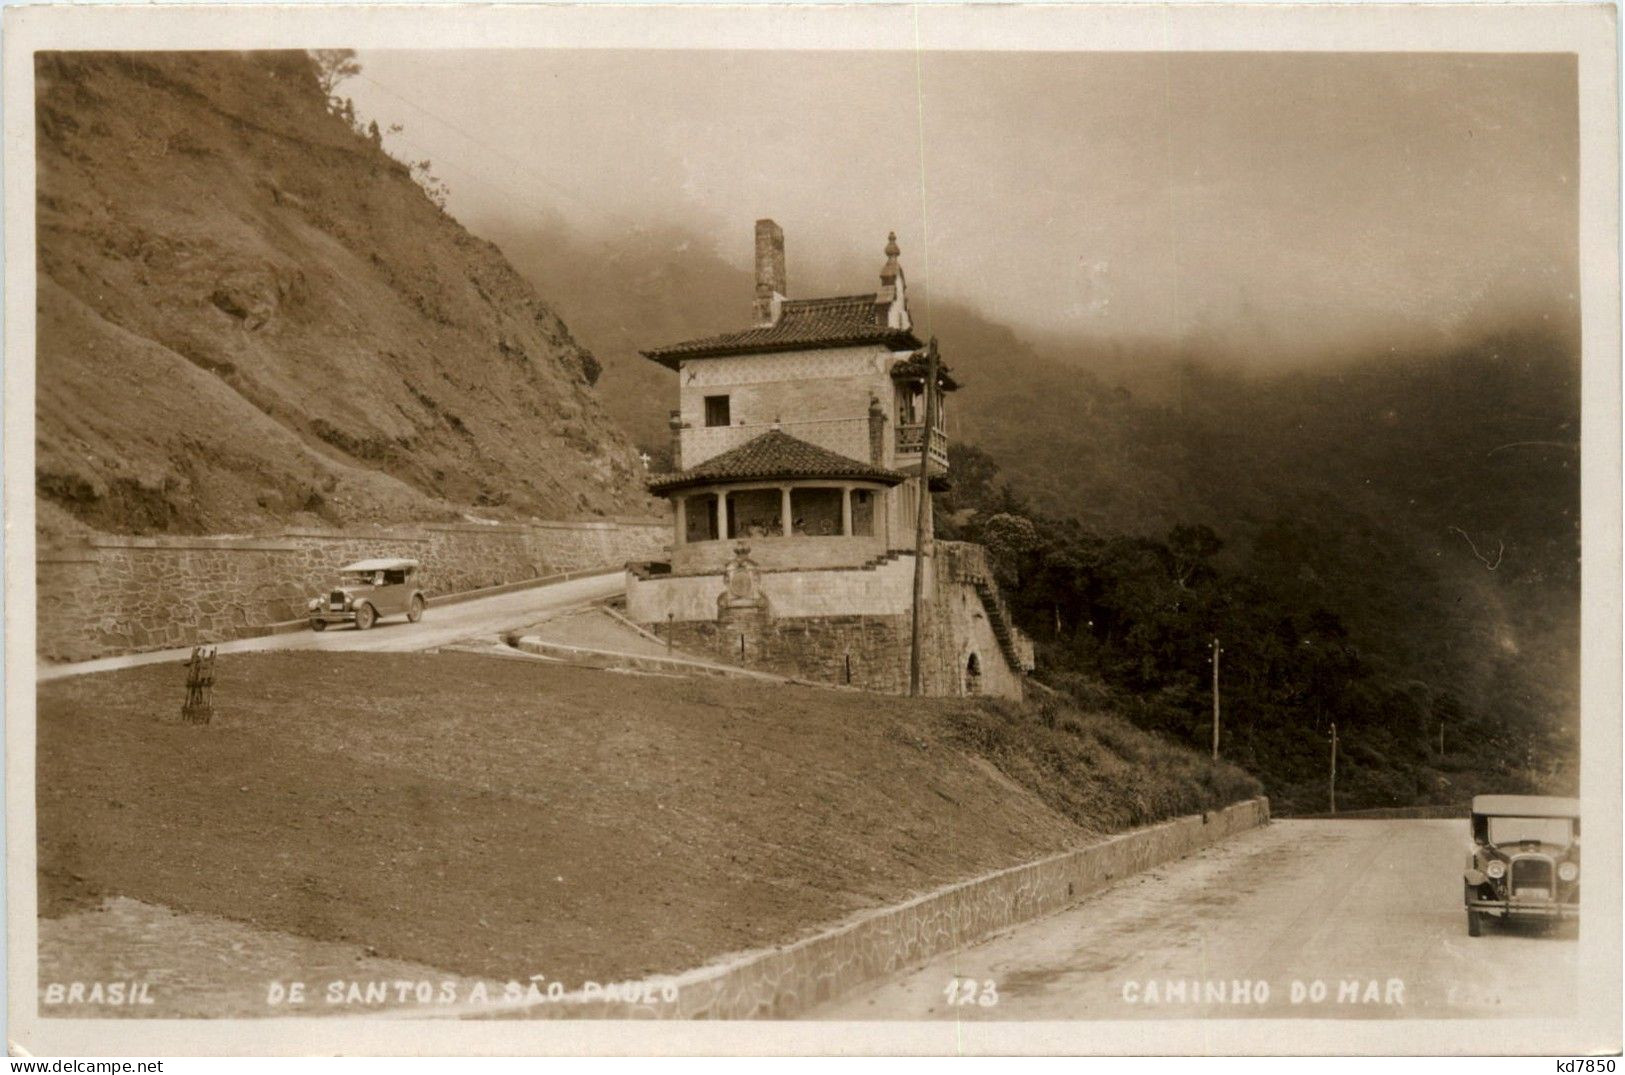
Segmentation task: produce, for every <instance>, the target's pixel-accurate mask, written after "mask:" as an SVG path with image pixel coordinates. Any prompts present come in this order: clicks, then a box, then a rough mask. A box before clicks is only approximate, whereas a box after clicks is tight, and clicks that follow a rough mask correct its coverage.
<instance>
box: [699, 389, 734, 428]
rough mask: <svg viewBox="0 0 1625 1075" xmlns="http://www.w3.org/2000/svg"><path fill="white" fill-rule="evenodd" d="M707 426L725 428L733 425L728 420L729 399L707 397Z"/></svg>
mask: <svg viewBox="0 0 1625 1075" xmlns="http://www.w3.org/2000/svg"><path fill="white" fill-rule="evenodd" d="M705 424H706V425H707V426H725V425H732V424H733V423H732V422H731V421H729V419H728V397H727V396H706V397H705Z"/></svg>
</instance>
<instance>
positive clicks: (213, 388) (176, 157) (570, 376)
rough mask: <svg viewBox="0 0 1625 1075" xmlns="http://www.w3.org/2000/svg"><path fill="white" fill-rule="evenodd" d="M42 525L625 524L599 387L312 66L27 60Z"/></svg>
mask: <svg viewBox="0 0 1625 1075" xmlns="http://www.w3.org/2000/svg"><path fill="white" fill-rule="evenodd" d="M36 77H37V121H38V133H37V139H38V162H39V172H38V176H39V185H38V202H37V210H38V211H37V224H38V272H39V290H38V312H39V329H38V360H37V363H38V364H37V370H38V387H37V395H36V410H37V427H36V433H35V443H36V450H37V461H36V468H37V470H36V473H37V478H38V483H39V486H38V488H39V505H40V524H41V527H42V528H44V529H47V530H53V529H64V528H74V527H82V526H89V527H92V528H95V529H98V530H105V531H115V532H161V531H173V532H217V531H227V530H242V529H250V528H255V527H261V526H268V525H275V524H280V523H290V522H292V523H307V524H347V523H356V522H385V521H402V520H408V519H410V520H425V519H435V518H454V517H458V516H460V515H463V514H466V513H470V512H472V513H475V514H477V515H479V516H481V517H510V518H514V517H526V516H540V517H544V518H545V517H551V518H561V517H572V516H589V515H596V514H613V513H617V512H626V511H635V510H639V509H640V508H642V507H643V506H644V505H645V504H646V503H647V502H646V501H645V500H644V497H643V493H642V491H641V483H640V479H641V475H642V467H641V464H640V463H639V462H638V460H637V459H636V457H635V455H634V452H633V450H632V448H631V446H630V445H629V443H628V442H627V441H626V439H625V438H624V436H623V435H622V434H621V433H620V431H619V430H618V429H617V428H616V427H615V426H614V424H613V423H612V422H611V421H610V420H609V419H608V418H606V417H605V415H604V413H603V411H602V410H601V408H600V406H599V404H598V401H597V399H596V398H595V396H594V393H593V391H592V381H593V380H594V379H595V378H596V374H597V369H598V366H597V362H596V360H595V359H594V358H593V357H592V355H591V354H590V353H589V352H588V351H587V350H586V349H585V348H584V347H582V346H581V345H580V344H578V343H577V342H576V340H575V339H574V338H573V337H572V336H571V334H570V331H569V329H568V328H567V327H566V326H565V325H564V323H563V322H562V321H561V320H560V319H559V318H558V317H557V316H556V315H555V314H554V313H553V311H552V310H551V309H550V308H549V307H548V306H547V305H545V304H544V303H543V302H542V301H541V300H540V299H539V298H538V297H537V295H536V294H535V292H534V291H533V290H532V288H531V286H530V284H529V283H527V282H526V281H525V280H524V279H522V278H521V277H520V276H519V275H518V274H517V273H516V272H514V270H513V269H512V268H511V267H510V266H509V264H508V263H507V261H506V260H504V258H503V256H502V254H501V253H500V252H499V251H498V250H497V248H496V247H495V246H493V245H491V244H490V243H488V242H485V241H483V240H480V239H477V238H475V237H474V236H472V235H470V234H469V233H468V232H467V231H466V230H464V228H463V227H462V226H461V225H460V224H458V223H457V221H455V220H453V219H452V218H451V217H449V216H447V215H446V214H445V213H444V212H442V211H441V210H440V209H439V208H438V207H437V206H436V205H435V204H434V203H433V202H432V201H431V200H430V199H429V198H428V197H427V196H426V195H425V194H424V193H423V191H422V190H421V189H420V188H419V187H418V185H417V184H416V183H414V182H413V179H412V177H411V175H410V173H409V171H408V169H407V168H406V167H405V166H404V165H402V164H400V163H399V162H397V161H395V160H393V159H391V158H390V157H389V156H387V155H386V154H385V153H383V152H382V150H381V149H380V148H379V147H378V145H377V144H376V142H375V140H374V139H371V138H369V137H367V136H366V135H364V134H359V133H357V132H356V131H355V130H353V129H352V127H351V124H350V123H348V122H347V121H346V120H345V119H343V118H342V117H340V116H337V115H334V114H332V113H331V112H330V111H329V109H328V107H327V101H326V96H325V94H324V93H323V92H322V90H321V89H320V87H319V86H318V83H317V79H316V74H315V71H314V69H313V68H312V66H311V63H310V61H309V60H308V59H307V58H306V56H305V55H304V54H303V53H255V54H250V53H191V54H188V53H147V54H134V53H123V54H113V53H103V54H92V53H81V54H67V53H55V54H42V55H41V56H40V57H39V59H38V62H37V66H36Z"/></svg>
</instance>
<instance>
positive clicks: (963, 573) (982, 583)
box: [937, 541, 1035, 672]
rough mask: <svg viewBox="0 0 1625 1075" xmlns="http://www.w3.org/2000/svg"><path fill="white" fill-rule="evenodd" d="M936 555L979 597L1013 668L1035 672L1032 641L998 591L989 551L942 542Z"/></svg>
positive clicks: (959, 542)
mask: <svg viewBox="0 0 1625 1075" xmlns="http://www.w3.org/2000/svg"><path fill="white" fill-rule="evenodd" d="M937 555H938V556H941V557H942V558H943V562H944V563H945V564H946V565H947V569H948V577H949V578H951V579H953V580H955V581H956V582H964V583H969V584H970V585H971V586H973V587H975V589H976V596H977V597H978V598H980V599H981V602H982V607H983V608H984V609H986V610H987V620H988V623H989V624H990V625H991V626H992V628H993V635H994V637H995V638H997V639H998V640H999V648H1000V649H1001V650H1002V651H1003V652H1004V656H1005V659H1006V660H1008V661H1009V662H1010V666H1011V667H1012V668H1018V669H1020V670H1021V671H1022V672H1030V671H1032V670H1033V666H1034V663H1035V662H1034V660H1033V643H1032V639H1030V638H1028V637H1027V635H1026V633H1025V632H1023V631H1022V630H1021V628H1019V627H1017V626H1016V624H1015V621H1014V620H1013V619H1012V618H1011V616H1010V609H1009V607H1008V606H1007V605H1005V603H1004V595H1003V594H1001V593H1000V592H999V584H998V583H997V582H996V581H995V580H994V578H993V565H992V564H991V563H990V562H989V561H988V558H987V550H986V549H985V548H983V547H982V546H980V545H974V544H971V543H970V542H966V541H939V542H937Z"/></svg>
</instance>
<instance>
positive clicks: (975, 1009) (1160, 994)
mask: <svg viewBox="0 0 1625 1075" xmlns="http://www.w3.org/2000/svg"><path fill="white" fill-rule="evenodd" d="M1466 852H1467V823H1466V821H1465V819H1463V820H1461V821H1453V820H1452V821H1391V820H1385V821H1377V820H1370V821H1366V820H1361V821H1276V822H1273V823H1271V824H1270V825H1269V826H1267V827H1266V828H1263V829H1258V830H1255V831H1253V832H1249V833H1245V834H1243V835H1241V836H1238V837H1236V838H1234V839H1231V840H1229V841H1227V842H1225V843H1223V844H1221V845H1218V846H1216V847H1211V848H1208V849H1206V850H1204V851H1202V852H1199V853H1198V854H1196V855H1193V856H1191V857H1189V858H1185V859H1181V860H1179V861H1178V862H1173V863H1168V864H1165V865H1163V866H1160V867H1158V868H1156V869H1154V870H1151V871H1148V872H1146V873H1144V874H1140V875H1137V876H1135V877H1133V878H1129V879H1126V880H1124V881H1123V882H1121V883H1119V884H1117V885H1114V886H1113V887H1111V888H1109V889H1107V890H1105V891H1104V892H1102V893H1100V894H1099V895H1096V896H1093V897H1091V898H1090V899H1088V900H1086V901H1085V902H1083V903H1081V904H1079V905H1078V906H1076V907H1073V908H1071V909H1069V910H1066V911H1063V912H1061V913H1059V914H1056V915H1053V916H1051V917H1049V918H1045V919H1041V920H1039V921H1037V922H1032V923H1029V924H1027V925H1025V926H1021V927H1018V928H1016V929H1014V930H1011V931H1009V932H1006V933H1003V934H1000V935H999V936H996V937H994V938H991V939H989V940H987V941H984V942H982V943H981V944H976V945H972V946H971V947H969V948H966V949H963V950H962V951H960V952H957V953H955V954H953V955H950V956H945V957H942V958H939V959H937V960H934V961H933V962H931V963H929V964H927V965H926V966H924V967H920V968H916V969H914V970H911V971H906V972H903V973H902V974H900V975H897V976H894V977H893V978H891V979H889V980H886V981H883V982H881V983H879V984H878V985H875V986H873V987H871V988H869V989H868V990H865V991H860V992H857V993H854V994H851V995H848V996H846V997H843V998H841V999H839V1000H837V1001H835V1002H833V1003H831V1004H828V1005H825V1006H823V1007H822V1008H819V1009H818V1010H816V1011H814V1012H813V1013H811V1014H812V1015H813V1017H815V1018H825V1019H848V1020H865V1019H967V1020H968V1019H994V1020H1006V1019H1034V1020H1036V1019H1056V1020H1059V1019H1145V1018H1151V1019H1182V1018H1221V1019H1235V1018H1247V1017H1267V1018H1277V1019H1278V1018H1283V1017H1285V1018H1292V1017H1302V1018H1316V1019H1325V1018H1395V1017H1401V1018H1403V1017H1424V1018H1433V1019H1438V1018H1450V1017H1463V1016H1498V1017H1539V1016H1546V1015H1553V1016H1564V1017H1568V1016H1571V1015H1572V1014H1573V1012H1574V1010H1575V1001H1576V989H1575V969H1576V949H1577V947H1578V944H1577V940H1576V937H1577V932H1576V929H1575V927H1574V926H1573V925H1572V924H1571V925H1569V926H1567V927H1558V928H1554V929H1552V930H1549V931H1548V930H1542V929H1539V928H1528V927H1505V926H1492V927H1490V928H1488V929H1486V931H1485V933H1484V935H1483V936H1482V937H1479V938H1476V939H1474V938H1469V937H1468V936H1467V924H1466V914H1465V912H1464V911H1463V910H1462V905H1461V868H1462V865H1463V863H1464V861H1465V859H1466ZM955 979H958V980H960V981H961V983H963V982H964V980H966V979H970V980H973V981H974V982H975V983H976V985H975V987H974V996H973V998H972V999H971V1000H969V1001H966V1002H964V1003H957V1004H950V1003H949V998H948V995H947V990H948V989H949V988H950V986H949V983H950V982H952V981H953V980H955ZM989 982H991V983H993V987H992V991H991V992H990V991H989V989H988V986H987V983H989ZM1316 982H1319V983H1321V985H1320V987H1319V988H1317V987H1316V985H1315V983H1316ZM1242 983H1248V984H1242ZM1259 983H1264V985H1262V986H1261V985H1260V984H1259ZM1294 983H1297V989H1296V990H1295V989H1294ZM1373 983H1374V984H1373ZM1319 989H1324V990H1325V992H1324V993H1320V991H1319ZM1221 991H1222V992H1221ZM972 993H973V990H972V988H971V987H967V986H965V985H963V984H961V985H960V986H959V987H958V988H957V989H955V997H956V999H959V1000H962V1001H964V1000H965V998H966V997H967V996H971V995H972ZM994 993H996V995H997V1002H996V1003H992V1004H988V1005H984V1004H982V1003H979V1001H980V999H981V997H982V996H983V995H986V996H988V997H989V998H991V997H992V996H993V994H994ZM1317 997H1318V999H1317ZM1295 998H1296V1002H1294V1000H1295Z"/></svg>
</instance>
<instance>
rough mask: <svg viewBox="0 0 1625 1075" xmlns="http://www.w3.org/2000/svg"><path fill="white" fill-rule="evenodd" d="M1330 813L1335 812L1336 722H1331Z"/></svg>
mask: <svg viewBox="0 0 1625 1075" xmlns="http://www.w3.org/2000/svg"><path fill="white" fill-rule="evenodd" d="M1332 813H1334V814H1335V813H1337V722H1336V721H1333V722H1332Z"/></svg>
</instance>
